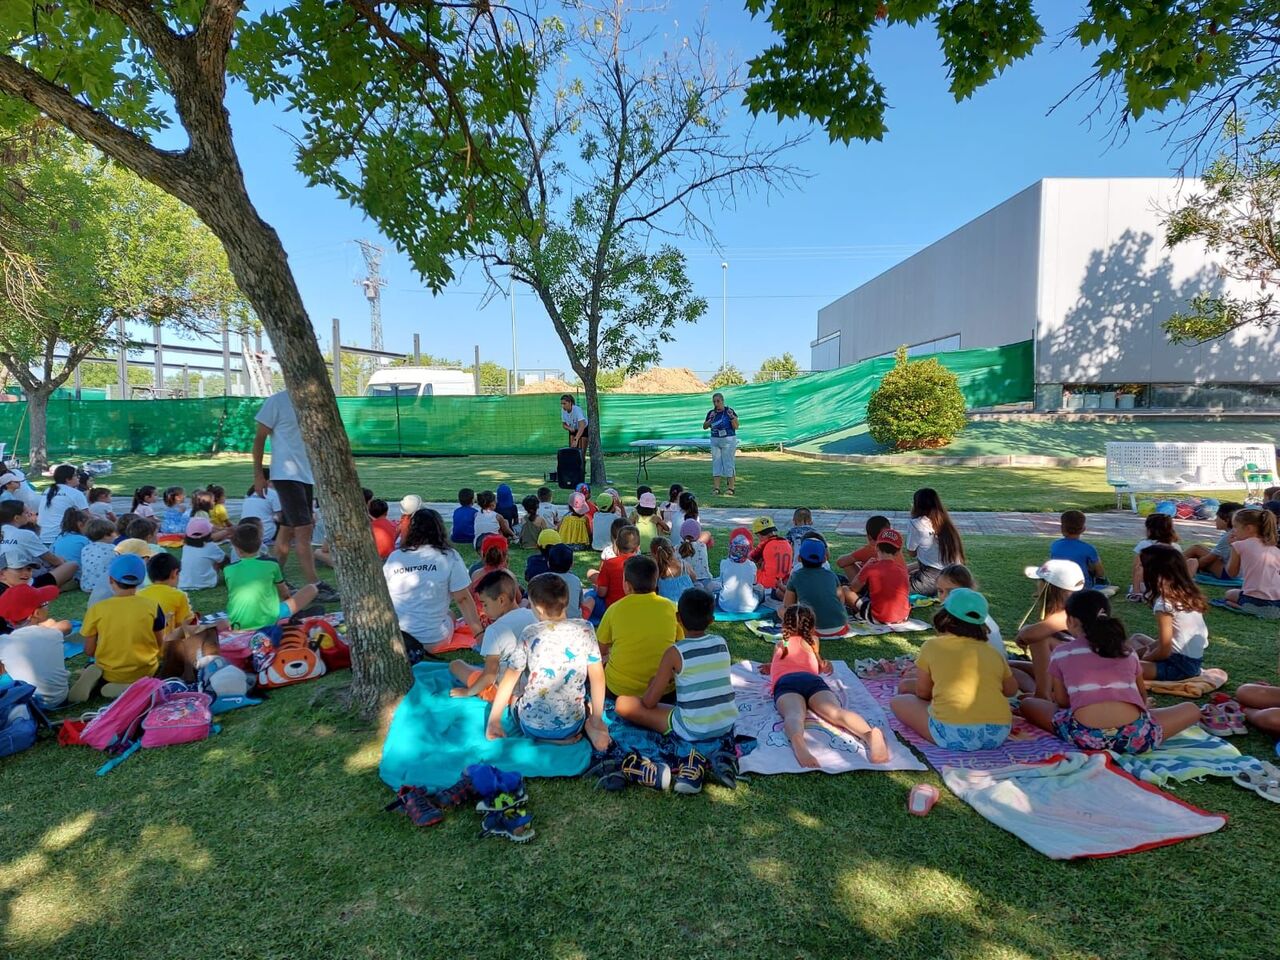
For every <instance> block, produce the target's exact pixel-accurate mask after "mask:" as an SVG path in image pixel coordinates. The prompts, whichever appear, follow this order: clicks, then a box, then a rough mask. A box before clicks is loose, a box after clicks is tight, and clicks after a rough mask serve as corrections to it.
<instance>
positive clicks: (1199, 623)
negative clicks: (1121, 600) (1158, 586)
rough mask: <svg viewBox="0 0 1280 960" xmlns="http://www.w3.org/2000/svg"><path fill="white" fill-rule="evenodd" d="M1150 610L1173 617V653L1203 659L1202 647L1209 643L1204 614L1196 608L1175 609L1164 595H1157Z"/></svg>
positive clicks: (1193, 658)
mask: <svg viewBox="0 0 1280 960" xmlns="http://www.w3.org/2000/svg"><path fill="white" fill-rule="evenodd" d="M1151 610H1152V612H1153V613H1167V614H1170V615H1171V616H1172V617H1173V652H1174V653H1180V654H1182V655H1183V656H1184V657H1190V658H1191V659H1192V660H1202V659H1204V648H1205V647H1207V646H1208V645H1209V628H1208V627H1207V626H1205V622H1204V614H1202V613H1201V612H1200V611H1198V610H1177V609H1175V608H1174V607H1172V606H1171V605H1170V604H1169V602H1168V601H1167V600H1165V598H1164V597H1157V598H1156V602H1155V603H1154V604H1152V605H1151Z"/></svg>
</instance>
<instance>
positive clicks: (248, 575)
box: [223, 523, 316, 630]
mask: <svg viewBox="0 0 1280 960" xmlns="http://www.w3.org/2000/svg"><path fill="white" fill-rule="evenodd" d="M231 546H233V547H234V548H235V551H236V556H237V557H238V558H239V559H238V560H237V561H236V562H235V563H233V564H231V565H230V566H228V567H227V568H226V570H225V571H224V572H223V577H224V578H225V579H226V581H227V619H228V620H230V621H231V627H232V629H233V630H257V629H259V628H261V627H269V626H271V625H272V624H274V623H276V622H277V621H279V620H283V619H285V618H287V617H291V616H293V615H294V614H295V613H297V612H298V611H300V610H305V609H306V608H307V607H309V606H311V604H313V603H314V602H315V599H316V585H315V584H314V583H308V584H306V585H305V586H303V587H301V588H299V589H298V590H297V591H296V592H294V593H292V594H291V593H290V592H289V588H288V586H286V585H285V582H284V572H283V571H282V570H281V569H280V564H278V563H276V562H275V561H274V560H264V559H263V558H262V557H260V556H259V555H258V554H259V552H260V551H261V550H262V531H261V529H260V528H259V527H258V525H257V524H253V523H242V524H240V525H239V526H238V527H236V529H235V532H234V533H232V534H231Z"/></svg>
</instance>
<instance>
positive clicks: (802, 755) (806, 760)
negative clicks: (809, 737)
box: [791, 737, 821, 770]
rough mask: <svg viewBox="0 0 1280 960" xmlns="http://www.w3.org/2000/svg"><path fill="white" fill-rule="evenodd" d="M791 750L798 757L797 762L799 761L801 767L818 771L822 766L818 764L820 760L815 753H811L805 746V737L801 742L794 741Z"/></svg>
mask: <svg viewBox="0 0 1280 960" xmlns="http://www.w3.org/2000/svg"><path fill="white" fill-rule="evenodd" d="M791 749H792V751H794V753H795V755H796V760H797V761H799V763H800V766H802V767H810V768H811V769H814V770H816V769H817V768H818V767H819V766H821V764H819V763H818V758H817V757H815V756H814V755H813V753H812V752H810V750H809V748H808V747H807V746H806V745H805V742H804V738H803V737H801V738H800V739H799V740H792V741H791Z"/></svg>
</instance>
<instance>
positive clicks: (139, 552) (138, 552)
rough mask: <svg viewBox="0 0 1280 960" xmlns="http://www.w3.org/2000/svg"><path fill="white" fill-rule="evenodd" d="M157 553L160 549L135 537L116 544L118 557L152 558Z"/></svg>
mask: <svg viewBox="0 0 1280 960" xmlns="http://www.w3.org/2000/svg"><path fill="white" fill-rule="evenodd" d="M159 552H160V548H159V547H157V546H156V545H155V544H153V543H147V541H145V540H140V539H138V538H137V537H130V538H129V539H128V540H121V541H120V542H119V543H117V544H116V553H117V554H118V555H120V556H133V557H154V556H155V555H156V554H157V553H159Z"/></svg>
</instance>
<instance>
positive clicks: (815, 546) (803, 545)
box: [800, 537, 827, 563]
mask: <svg viewBox="0 0 1280 960" xmlns="http://www.w3.org/2000/svg"><path fill="white" fill-rule="evenodd" d="M800 559H801V560H803V561H805V562H806V563H822V562H824V561H825V560H826V559H827V545H826V544H825V543H823V542H822V541H821V540H819V539H817V538H816V537H815V538H814V539H812V540H801V541H800Z"/></svg>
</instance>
